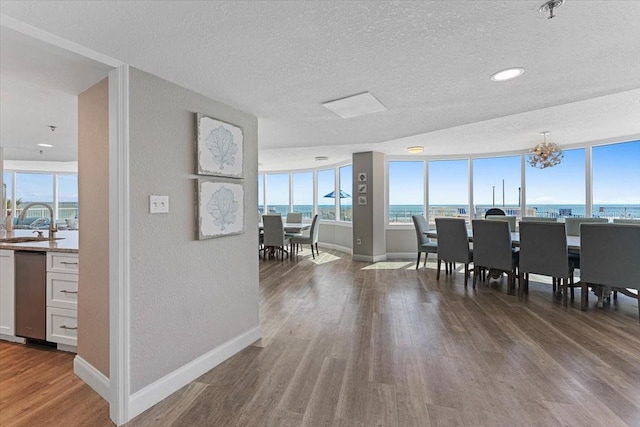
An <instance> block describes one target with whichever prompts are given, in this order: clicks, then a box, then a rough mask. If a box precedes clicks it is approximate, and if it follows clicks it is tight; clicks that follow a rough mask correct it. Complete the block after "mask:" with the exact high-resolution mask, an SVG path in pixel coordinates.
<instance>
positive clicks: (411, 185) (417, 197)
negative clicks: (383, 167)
mask: <svg viewBox="0 0 640 427" xmlns="http://www.w3.org/2000/svg"><path fill="white" fill-rule="evenodd" d="M424 165H425V163H424V161H421V160H420V161H409V160H397V161H396V160H393V161H390V162H389V199H388V200H389V207H388V209H389V224H411V223H412V220H411V217H412V216H413V215H423V214H424V210H425V206H424V205H425V203H424V201H425V200H424V167H425V166H424Z"/></svg>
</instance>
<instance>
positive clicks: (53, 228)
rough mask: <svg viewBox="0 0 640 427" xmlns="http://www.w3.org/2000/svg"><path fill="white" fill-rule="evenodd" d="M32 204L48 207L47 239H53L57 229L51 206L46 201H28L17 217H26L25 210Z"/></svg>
mask: <svg viewBox="0 0 640 427" xmlns="http://www.w3.org/2000/svg"><path fill="white" fill-rule="evenodd" d="M33 206H44V207H45V208H47V209H49V214H50V215H51V220H50V221H49V240H53V239H55V238H56V232H57V231H58V229H57V228H56V226H55V224H54V222H53V209H52V208H51V206H49V205H48V204H46V203H42V202H33V203H29V204H28V205H27V206H25V207H24V208H23V209H22V213H20V216H19V217H18V218H20V219H21V220H22V219H25V218H26V217H27V210H29V208H31V207H33Z"/></svg>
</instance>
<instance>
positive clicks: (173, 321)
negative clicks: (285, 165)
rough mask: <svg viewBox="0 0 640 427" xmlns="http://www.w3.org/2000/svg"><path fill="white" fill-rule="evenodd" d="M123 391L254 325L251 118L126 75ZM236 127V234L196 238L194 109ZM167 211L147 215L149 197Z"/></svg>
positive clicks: (254, 140)
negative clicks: (240, 169)
mask: <svg viewBox="0 0 640 427" xmlns="http://www.w3.org/2000/svg"><path fill="white" fill-rule="evenodd" d="M130 76H131V77H130V153H129V154H130V195H131V200H130V202H131V212H130V220H131V242H130V245H131V288H130V293H131V301H130V313H131V330H130V337H131V359H130V360H131V392H132V393H135V392H136V391H139V390H140V389H141V388H143V387H145V386H147V385H149V384H151V383H153V382H154V381H156V380H159V379H161V378H162V377H164V376H166V375H167V374H169V373H171V372H173V371H175V370H176V369H178V368H180V367H182V366H183V365H185V364H187V363H189V362H191V361H193V360H194V359H196V358H197V357H198V356H201V355H203V354H205V353H207V352H209V351H210V350H212V349H214V348H215V347H217V346H219V345H222V344H224V343H226V342H228V341H229V340H231V339H233V338H235V337H237V336H238V335H240V334H242V333H243V332H246V331H248V330H250V329H252V328H256V327H258V326H259V317H258V256H257V249H256V242H257V241H258V229H257V224H258V218H257V199H258V197H257V196H258V195H257V170H258V167H257V166H258V161H257V155H258V136H257V119H256V118H255V117H253V116H251V115H249V114H246V113H243V112H240V111H237V110H234V109H232V108H230V107H228V106H226V105H223V104H221V103H219V102H216V101H213V100H211V99H208V98H206V97H204V96H201V95H198V94H196V93H194V92H191V91H188V90H186V89H184V88H181V87H179V86H176V85H174V84H171V83H169V82H167V81H164V80H162V79H160V78H157V77H154V76H152V75H150V74H147V73H144V72H142V71H139V70H135V69H132V70H131V74H130ZM196 112H199V113H203V114H206V115H209V116H212V117H215V118H217V119H220V120H223V121H226V122H229V123H234V124H236V125H238V126H240V127H242V128H243V130H244V181H243V182H244V186H245V187H244V188H245V198H244V207H245V220H244V224H245V225H244V226H245V233H244V234H240V235H234V236H229V237H223V238H218V239H209V240H203V241H197V240H196V179H197V175H195V170H196V165H195V159H196V155H195V152H196V151H195V150H196V145H195V141H196V132H195V129H196V128H195V124H196V119H195V113H196ZM151 194H155V195H168V196H169V206H170V212H169V213H168V214H153V215H151V214H149V213H148V210H149V201H148V199H149V195H151Z"/></svg>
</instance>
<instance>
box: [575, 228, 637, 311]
mask: <svg viewBox="0 0 640 427" xmlns="http://www.w3.org/2000/svg"><path fill="white" fill-rule="evenodd" d="M580 253H581V256H582V268H581V269H580V280H581V284H582V292H581V303H580V308H581V309H582V310H586V309H587V302H588V288H589V286H590V285H592V286H596V285H599V286H598V288H597V291H598V292H597V293H598V299H599V300H600V299H601V298H602V290H603V288H602V287H603V286H606V287H609V288H611V289H612V290H614V291H618V292H620V293H623V294H625V295H627V296H629V297H631V298H635V299H638V315H639V316H640V299H639V298H638V294H634V293H632V292H629V289H636V290H638V291H639V292H640V268H638V264H640V227H638V226H637V225H634V224H607V225H604V224H583V225H582V226H580ZM598 302H600V301H598ZM638 320H640V317H639V318H638Z"/></svg>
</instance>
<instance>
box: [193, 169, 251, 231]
mask: <svg viewBox="0 0 640 427" xmlns="http://www.w3.org/2000/svg"><path fill="white" fill-rule="evenodd" d="M240 233H244V189H243V187H242V184H239V183H235V182H220V181H213V180H206V179H199V180H198V239H199V240H202V239H209V238H212V237H222V236H228V235H231V234H240Z"/></svg>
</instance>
